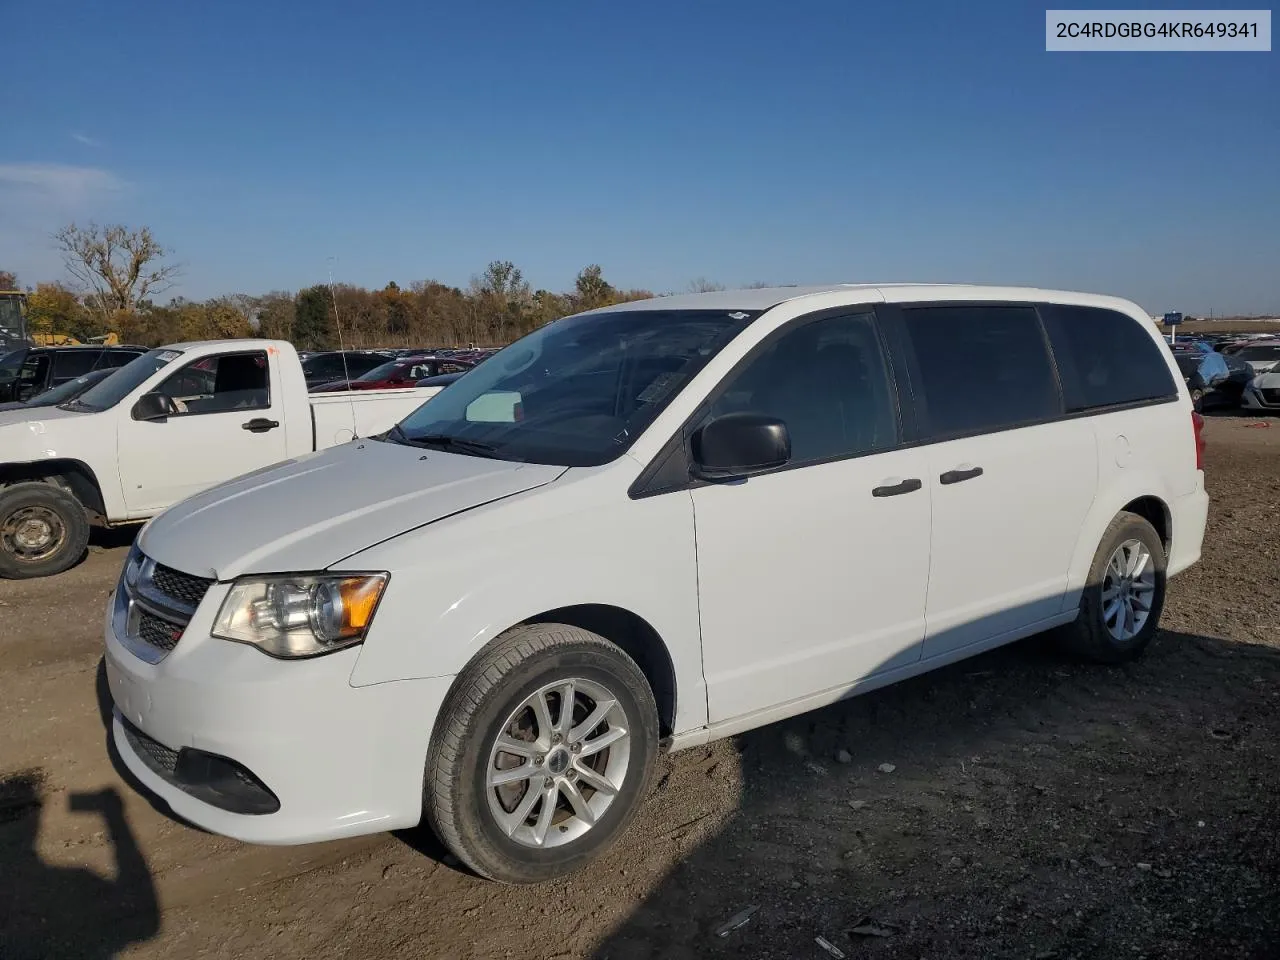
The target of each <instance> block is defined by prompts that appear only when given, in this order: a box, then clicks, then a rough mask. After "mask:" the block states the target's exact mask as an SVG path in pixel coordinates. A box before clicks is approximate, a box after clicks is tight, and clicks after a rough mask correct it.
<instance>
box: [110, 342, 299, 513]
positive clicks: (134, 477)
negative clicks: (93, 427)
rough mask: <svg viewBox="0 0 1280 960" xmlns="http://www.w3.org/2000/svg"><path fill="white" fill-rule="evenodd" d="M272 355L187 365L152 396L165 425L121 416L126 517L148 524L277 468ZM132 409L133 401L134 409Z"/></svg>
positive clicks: (280, 437)
mask: <svg viewBox="0 0 1280 960" xmlns="http://www.w3.org/2000/svg"><path fill="white" fill-rule="evenodd" d="M279 373H280V371H279V355H278V354H276V353H275V352H274V351H271V352H270V354H268V351H267V350H237V351H232V352H228V353H221V354H212V355H208V356H204V357H200V358H198V359H195V360H191V361H189V362H187V363H185V364H184V365H183V366H181V367H180V368H179V369H177V370H175V371H174V372H173V373H171V374H170V375H169V376H168V377H166V378H165V379H164V380H163V381H162V382H161V383H160V385H159V386H158V387H156V388H154V389H153V390H152V391H151V393H156V394H159V395H160V397H161V398H162V400H163V402H164V404H165V405H166V406H167V407H168V409H169V411H170V412H169V415H168V416H167V417H165V418H164V419H157V420H139V419H136V417H135V408H134V407H131V408H129V409H125V410H123V411H122V416H121V418H120V421H119V427H118V434H117V457H118V459H119V464H120V481H121V486H122V487H123V489H124V498H125V507H126V510H127V512H128V515H129V517H131V518H135V517H149V516H153V515H155V514H157V513H160V512H161V511H162V510H165V509H166V508H168V507H169V506H171V505H173V504H174V503H177V502H178V501H179V500H183V499H185V498H186V497H190V496H193V495H194V494H196V493H199V492H200V491H201V490H204V489H206V488H208V487H211V486H214V485H215V484H218V483H222V482H223V481H225V480H230V479H232V478H233V477H238V476H239V475H240V474H242V473H248V472H250V471H252V470H257V469H259V468H260V467H265V466H267V465H269V464H272V463H276V462H277V461H280V460H283V459H284V458H285V455H286V449H285V431H284V429H283V422H284V417H285V402H284V397H283V396H281V379H280V376H279ZM133 403H134V405H135V407H136V403H137V398H135V399H134V401H133Z"/></svg>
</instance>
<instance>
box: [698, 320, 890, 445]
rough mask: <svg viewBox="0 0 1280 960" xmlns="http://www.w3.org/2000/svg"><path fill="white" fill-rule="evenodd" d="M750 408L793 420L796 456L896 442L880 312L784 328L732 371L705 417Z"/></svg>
mask: <svg viewBox="0 0 1280 960" xmlns="http://www.w3.org/2000/svg"><path fill="white" fill-rule="evenodd" d="M746 411H750V412H752V413H761V414H765V415H767V416H771V417H777V418H778V419H780V420H782V421H783V422H784V423H785V424H786V425H787V432H788V433H789V434H790V435H791V462H792V463H793V464H800V463H812V462H814V461H820V460H831V459H835V458H838V457H849V456H856V455H857V454H862V453H870V452H872V451H875V450H884V449H887V448H889V447H892V446H894V445H895V444H896V443H897V442H898V418H897V409H896V405H895V404H894V401H893V391H892V388H891V387H890V384H889V377H888V373H887V371H886V366H885V360H884V353H883V351H882V349H881V345H880V337H879V335H878V333H877V330H876V323H875V317H874V315H872V314H870V313H860V314H853V315H849V316H842V317H829V318H826V319H822V320H815V321H812V322H810V323H806V324H804V325H802V326H799V327H795V328H793V329H791V330H788V331H787V332H785V333H783V334H782V335H781V336H779V337H778V338H777V339H776V340H775V341H774V342H773V343H772V344H771V345H769V346H768V347H767V348H766V349H765V351H764V352H763V353H761V354H759V355H757V356H756V357H754V358H753V359H752V360H750V361H749V362H748V364H747V366H746V367H745V368H744V369H742V370H741V371H739V372H738V373H736V374H734V375H732V379H731V380H730V381H729V383H728V385H727V386H726V388H725V389H724V391H723V392H722V393H721V394H720V396H719V397H718V398H717V399H716V400H715V401H714V402H713V403H712V405H711V410H710V412H709V414H708V415H707V417H706V418H705V419H704V420H703V422H704V423H705V422H707V421H708V420H710V419H712V418H714V417H718V416H723V415H724V414H727V413H738V412H746Z"/></svg>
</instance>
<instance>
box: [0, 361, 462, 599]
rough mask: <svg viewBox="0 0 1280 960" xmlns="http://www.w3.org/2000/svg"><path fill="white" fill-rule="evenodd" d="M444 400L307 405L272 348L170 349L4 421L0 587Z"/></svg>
mask: <svg viewBox="0 0 1280 960" xmlns="http://www.w3.org/2000/svg"><path fill="white" fill-rule="evenodd" d="M440 389H441V388H440V387H422V388H415V389H407V390H405V389H400V390H369V391H361V392H358V393H327V394H308V393H307V386H306V381H305V379H304V377H303V372H302V366H301V363H300V362H299V360H298V354H297V352H296V351H295V350H294V348H293V346H292V345H291V344H289V343H287V342H284V341H280V340H258V339H253V340H215V341H208V342H203V343H177V344H173V345H172V346H167V347H161V348H159V349H156V350H152V351H151V352H149V353H147V354H144V355H143V356H141V357H138V358H137V359H136V360H133V361H132V362H131V363H129V364H127V365H126V366H124V367H121V368H120V370H118V371H117V372H116V373H114V374H112V375H111V376H110V377H107V378H106V379H105V380H103V381H102V382H101V383H99V384H97V385H95V386H93V387H91V388H90V389H89V390H87V391H86V392H85V393H83V394H81V395H80V396H79V397H78V398H77V399H75V400H73V401H71V402H70V403H67V404H64V405H62V406H58V407H42V408H39V409H38V410H31V411H21V410H19V411H12V412H8V413H0V577H9V578H12V579H22V578H30V577H43V576H49V575H51V574H55V573H59V572H61V571H63V570H65V569H67V568H68V567H70V566H71V565H72V564H74V563H75V562H76V561H77V560H79V558H80V557H81V555H82V554H83V553H84V549H85V545H86V543H87V541H88V537H89V527H90V525H91V524H99V525H103V526H112V525H116V524H126V523H132V522H135V521H141V520H146V519H148V518H150V517H153V516H155V515H156V514H158V513H160V512H162V511H163V510H165V509H166V508H168V507H170V506H172V505H173V504H175V503H177V502H178V501H179V500H183V499H185V498H186V497H189V496H191V495H192V494H195V493H199V492H200V491H201V490H204V489H206V488H208V487H211V486H214V485H215V484H218V483H221V482H223V481H225V480H230V479H232V478H233V477H237V476H240V475H241V474H244V473H249V472H252V471H255V470H260V469H262V468H263V467H266V466H269V465H270V464H273V463H277V462H279V461H282V460H289V459H291V458H296V457H299V456H301V455H303V454H307V453H311V452H313V451H315V450H322V449H325V448H327V447H332V446H336V445H338V444H341V443H346V442H347V441H349V440H352V439H354V438H356V437H366V436H370V435H372V434H377V433H381V432H383V431H386V430H388V429H390V428H391V427H392V426H393V425H394V424H395V423H397V422H398V421H399V420H401V419H402V418H403V417H405V416H406V415H407V414H409V413H410V412H411V411H413V410H414V409H416V408H417V407H419V406H421V405H422V403H423V402H425V401H426V400H427V399H428V398H429V397H431V396H433V395H434V394H436V393H438V392H439V391H440Z"/></svg>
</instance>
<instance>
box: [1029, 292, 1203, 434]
mask: <svg viewBox="0 0 1280 960" xmlns="http://www.w3.org/2000/svg"><path fill="white" fill-rule="evenodd" d="M1044 319H1045V327H1046V329H1047V330H1048V331H1049V341H1050V342H1051V343H1052V344H1053V352H1054V356H1055V357H1056V359H1057V361H1058V370H1059V372H1060V373H1061V374H1062V392H1063V399H1064V400H1065V401H1066V405H1067V412H1068V413H1076V412H1079V411H1081V410H1092V409H1094V408H1097V407H1110V406H1116V405H1118V404H1125V403H1141V402H1143V401H1148V400H1158V399H1163V398H1166V397H1176V396H1177V392H1178V391H1177V387H1176V386H1175V385H1174V380H1173V374H1172V373H1170V371H1169V363H1168V361H1167V360H1166V359H1165V352H1164V349H1162V348H1161V345H1160V344H1159V343H1157V342H1156V341H1155V340H1154V339H1153V338H1152V337H1151V336H1150V335H1149V334H1148V333H1147V331H1146V330H1144V329H1142V327H1141V326H1139V324H1138V323H1137V321H1135V320H1134V319H1133V318H1132V317H1129V316H1126V315H1125V314H1123V313H1119V312H1118V311H1115V310H1104V309H1102V308H1101V307H1071V306H1063V305H1061V304H1052V305H1048V306H1046V307H1044ZM1204 355H1205V356H1210V355H1212V354H1211V353H1206V354H1204Z"/></svg>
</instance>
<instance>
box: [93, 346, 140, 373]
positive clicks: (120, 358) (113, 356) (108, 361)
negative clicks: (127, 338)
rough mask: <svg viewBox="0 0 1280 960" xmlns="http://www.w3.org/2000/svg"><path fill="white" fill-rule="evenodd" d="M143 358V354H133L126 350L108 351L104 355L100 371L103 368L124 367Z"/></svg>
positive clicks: (99, 365)
mask: <svg viewBox="0 0 1280 960" xmlns="http://www.w3.org/2000/svg"><path fill="white" fill-rule="evenodd" d="M140 356H142V354H141V353H131V352H129V351H126V350H108V351H106V352H105V353H104V354H103V355H102V361H101V362H100V363H99V364H98V367H99V369H101V368H102V367H110V368H112V369H115V368H116V367H123V366H124V365H125V364H127V363H129V361H131V360H134V359H136V358H138V357H140Z"/></svg>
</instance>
